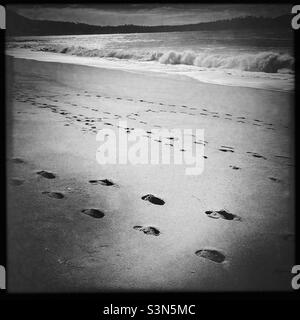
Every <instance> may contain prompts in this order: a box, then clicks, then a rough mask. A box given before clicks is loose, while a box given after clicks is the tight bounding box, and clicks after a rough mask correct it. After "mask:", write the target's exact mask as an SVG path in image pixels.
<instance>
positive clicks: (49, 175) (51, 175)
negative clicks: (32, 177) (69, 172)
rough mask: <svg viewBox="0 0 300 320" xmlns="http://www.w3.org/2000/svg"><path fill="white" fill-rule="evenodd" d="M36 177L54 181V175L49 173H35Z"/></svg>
mask: <svg viewBox="0 0 300 320" xmlns="http://www.w3.org/2000/svg"><path fill="white" fill-rule="evenodd" d="M37 174H38V175H40V176H42V177H44V178H47V179H54V178H55V175H54V174H53V173H51V172H48V171H44V170H42V171H38V172H37Z"/></svg>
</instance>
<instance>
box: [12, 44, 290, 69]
mask: <svg viewBox="0 0 300 320" xmlns="http://www.w3.org/2000/svg"><path fill="white" fill-rule="evenodd" d="M13 46H14V45H13ZM18 47H19V48H27V49H31V50H34V51H43V52H55V53H64V54H71V55H76V56H82V57H99V58H115V59H127V60H139V61H157V62H159V63H161V64H171V65H178V64H183V65H191V66H197V67H204V68H219V69H237V70H241V71H253V72H266V73H293V70H294V63H295V62H294V58H293V57H292V56H291V55H289V54H286V53H285V54H283V53H277V52H271V51H268V52H260V53H243V54H236V55H228V54H216V53H212V52H194V51H184V52H177V51H168V52H159V51H158V52H157V51H152V52H140V51H132V50H131V51H129V50H108V49H90V48H85V47H81V46H78V47H77V46H69V47H68V46H64V45H58V44H56V45H41V44H38V45H37V44H33V43H25V44H22V45H20V44H18Z"/></svg>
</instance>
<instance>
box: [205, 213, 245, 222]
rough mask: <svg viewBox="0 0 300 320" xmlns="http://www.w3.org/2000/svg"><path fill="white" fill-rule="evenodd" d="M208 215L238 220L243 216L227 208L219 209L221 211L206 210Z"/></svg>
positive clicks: (214, 217) (215, 217) (213, 217)
mask: <svg viewBox="0 0 300 320" xmlns="http://www.w3.org/2000/svg"><path fill="white" fill-rule="evenodd" d="M205 213H206V214H207V216H208V217H209V218H212V219H220V218H221V219H225V220H236V221H240V220H241V217H239V216H236V215H235V214H232V213H230V212H227V211H225V210H219V211H205Z"/></svg>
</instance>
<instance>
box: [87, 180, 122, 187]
mask: <svg viewBox="0 0 300 320" xmlns="http://www.w3.org/2000/svg"><path fill="white" fill-rule="evenodd" d="M89 183H91V184H93V185H99V184H101V185H102V186H116V184H115V183H114V182H112V181H110V180H108V179H103V180H90V181H89Z"/></svg>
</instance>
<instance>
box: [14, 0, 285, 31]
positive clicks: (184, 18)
mask: <svg viewBox="0 0 300 320" xmlns="http://www.w3.org/2000/svg"><path fill="white" fill-rule="evenodd" d="M10 8H11V9H13V10H14V11H16V12H18V13H19V14H21V15H23V16H25V17H28V18H32V19H40V20H56V21H71V22H82V23H87V24H93V25H102V26H103V25H123V24H136V25H176V24H189V23H198V22H207V21H215V20H222V19H231V18H234V17H241V16H248V15H251V16H266V17H276V16H279V15H282V14H288V13H290V12H291V5H257V4H245V5H242V4H236V5H235V4H231V5H229V4H214V5H209V4H202V5H200V4H199V5H196V4H188V5H187V4H185V5H184V4H168V3H166V4H162V3H161V4H151V5H150V4H149V5H148V4H115V5H108V4H106V5H78V4H77V5H74V4H73V5H66V4H65V5H62V6H58V5H46V4H45V5H15V6H10Z"/></svg>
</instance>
